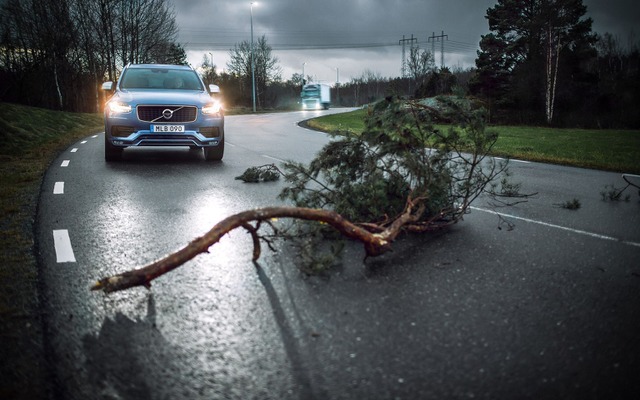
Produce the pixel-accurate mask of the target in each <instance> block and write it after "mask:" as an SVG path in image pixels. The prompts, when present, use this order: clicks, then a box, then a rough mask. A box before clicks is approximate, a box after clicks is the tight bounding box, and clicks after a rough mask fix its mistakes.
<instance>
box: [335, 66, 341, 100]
mask: <svg viewBox="0 0 640 400" xmlns="http://www.w3.org/2000/svg"><path fill="white" fill-rule="evenodd" d="M336 104H337V105H338V106H340V68H338V67H336Z"/></svg>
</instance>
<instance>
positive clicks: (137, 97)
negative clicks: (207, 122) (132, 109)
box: [114, 89, 214, 107]
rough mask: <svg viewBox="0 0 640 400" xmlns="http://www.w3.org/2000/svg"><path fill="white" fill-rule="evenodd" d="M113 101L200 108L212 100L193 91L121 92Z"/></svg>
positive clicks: (202, 93)
mask: <svg viewBox="0 0 640 400" xmlns="http://www.w3.org/2000/svg"><path fill="white" fill-rule="evenodd" d="M114 99H117V100H119V101H122V102H126V103H130V104H135V105H138V104H149V105H153V104H158V105H164V104H171V105H195V106H198V107H202V106H203V105H205V104H209V103H211V102H212V101H214V99H213V98H212V97H211V96H210V95H209V94H208V93H207V92H199V91H194V90H171V91H166V90H153V89H152V90H123V91H121V92H118V93H116V95H115V96H114Z"/></svg>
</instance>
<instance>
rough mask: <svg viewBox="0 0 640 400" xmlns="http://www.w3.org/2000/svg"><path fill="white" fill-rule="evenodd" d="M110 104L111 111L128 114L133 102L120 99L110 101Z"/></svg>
mask: <svg viewBox="0 0 640 400" xmlns="http://www.w3.org/2000/svg"><path fill="white" fill-rule="evenodd" d="M108 105H109V111H111V112H112V113H113V114H128V113H130V112H131V104H126V103H121V102H119V101H110V102H109V103H108Z"/></svg>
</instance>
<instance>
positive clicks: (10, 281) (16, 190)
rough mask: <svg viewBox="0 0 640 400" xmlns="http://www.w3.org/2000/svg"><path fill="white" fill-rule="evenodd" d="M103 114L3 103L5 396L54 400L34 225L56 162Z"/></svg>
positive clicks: (1, 333) (0, 191)
mask: <svg viewBox="0 0 640 400" xmlns="http://www.w3.org/2000/svg"><path fill="white" fill-rule="evenodd" d="M102 126H103V123H102V115H100V114H78V113H65V112H55V111H50V110H44V109H40V108H34V107H25V106H19V105H14V104H8V103H2V104H1V106H0V143H1V145H0V246H1V247H2V249H3V250H2V252H1V253H0V360H2V363H1V365H0V379H1V381H0V398H3V399H42V398H47V397H49V391H50V388H49V384H48V379H47V373H48V371H47V368H46V365H45V359H44V351H43V345H42V327H41V323H40V315H39V307H38V293H37V279H38V273H37V269H36V268H37V265H36V260H35V253H34V248H33V246H34V240H33V223H34V217H35V215H36V206H37V200H38V194H39V190H40V183H41V181H42V177H43V175H44V172H45V171H46V169H47V167H48V166H49V164H50V163H51V161H52V160H53V159H54V158H55V157H56V156H57V155H58V154H59V153H60V151H62V150H64V149H65V148H67V147H68V146H69V144H70V143H73V142H74V141H75V140H77V139H80V138H83V137H86V136H87V135H89V134H91V133H96V132H100V131H101V130H102Z"/></svg>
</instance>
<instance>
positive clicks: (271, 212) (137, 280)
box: [91, 203, 423, 293]
mask: <svg viewBox="0 0 640 400" xmlns="http://www.w3.org/2000/svg"><path fill="white" fill-rule="evenodd" d="M422 211H423V207H418V211H417V212H415V213H414V212H413V204H412V203H410V204H409V205H408V206H407V208H406V210H405V213H403V214H401V215H400V217H399V218H398V219H397V220H396V221H395V222H394V223H393V224H391V225H390V226H389V227H388V228H387V229H385V230H383V231H382V232H380V233H371V232H369V231H367V230H366V229H364V228H362V227H359V226H357V225H356V224H354V223H352V222H350V221H348V220H346V219H345V218H343V217H342V216H341V215H340V214H338V213H336V212H334V211H330V210H321V209H313V208H301V207H267V208H260V209H255V210H249V211H243V212H241V213H238V214H235V215H232V216H230V217H227V218H225V219H223V220H222V221H220V222H219V223H217V224H216V225H215V226H214V227H213V228H212V229H211V230H210V231H209V232H207V233H206V234H205V235H203V236H201V237H199V238H196V239H194V240H193V241H191V242H190V243H189V244H188V245H187V246H185V247H183V248H182V249H180V250H178V251H176V252H174V253H171V254H169V255H167V256H166V257H164V258H162V259H160V260H158V261H155V262H153V263H151V264H149V265H146V266H144V267H141V268H139V269H135V270H131V271H127V272H123V273H121V274H118V275H114V276H111V277H106V278H103V279H100V280H99V281H98V282H96V283H95V284H94V285H93V286H92V287H91V290H101V291H103V292H105V293H110V292H115V291H119V290H124V289H128V288H131V287H135V286H145V287H147V288H149V287H150V286H151V281H153V280H154V279H156V278H158V277H159V276H161V275H164V274H166V273H167V272H170V271H172V270H174V269H175V268H177V267H179V266H180V265H182V264H184V263H185V262H187V261H189V260H191V259H192V258H194V257H195V256H197V255H198V254H200V253H207V252H208V250H209V248H210V247H211V246H212V245H214V244H215V243H217V242H218V241H220V239H222V237H223V236H224V235H225V234H227V233H229V232H230V231H232V230H234V229H236V228H239V227H243V228H244V229H246V230H247V231H248V232H249V233H250V234H251V237H252V239H253V243H254V250H253V259H254V261H255V260H257V259H258V257H260V238H259V236H258V233H257V231H258V229H259V227H260V222H262V221H268V220H270V219H273V218H295V219H302V220H307V221H318V222H323V223H326V224H328V225H330V226H332V227H333V228H335V229H336V230H337V231H338V232H340V233H341V234H343V235H344V236H346V237H348V238H350V239H355V240H358V241H360V242H362V243H363V244H364V248H365V252H366V255H367V257H375V256H378V255H381V254H383V253H385V252H386V251H388V250H390V248H391V241H393V239H395V237H396V236H397V234H398V233H399V231H400V229H402V227H403V225H404V224H407V223H411V222H413V221H417V220H418V219H419V217H420V214H421V213H422ZM252 221H256V222H257V225H256V226H255V227H254V226H252V225H250V224H249V222H252Z"/></svg>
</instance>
